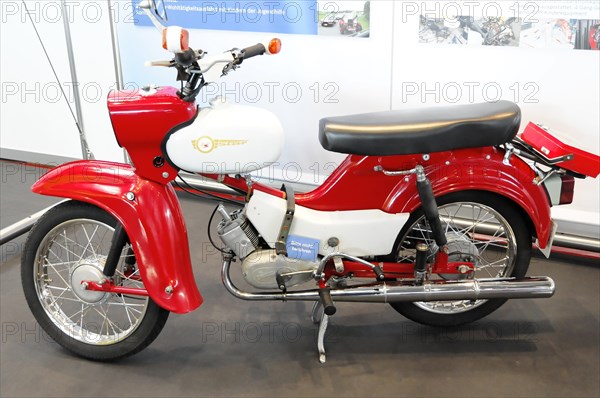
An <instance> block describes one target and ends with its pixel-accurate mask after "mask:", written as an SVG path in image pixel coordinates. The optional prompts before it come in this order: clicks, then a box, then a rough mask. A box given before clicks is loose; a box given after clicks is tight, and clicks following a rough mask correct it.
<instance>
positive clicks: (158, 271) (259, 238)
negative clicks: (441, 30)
mask: <svg viewBox="0 0 600 398" xmlns="http://www.w3.org/2000/svg"><path fill="white" fill-rule="evenodd" d="M143 7H144V8H145V9H146V11H147V12H148V14H149V15H150V16H151V18H152V19H153V20H154V22H155V24H156V25H158V26H159V27H160V28H161V29H163V46H164V47H165V48H166V49H168V50H170V51H172V52H173V53H174V58H173V59H172V60H169V61H158V62H153V63H151V64H152V65H155V66H168V67H172V68H175V69H176V70H177V72H178V80H181V81H182V86H181V89H179V90H178V89H176V88H172V87H145V88H143V89H140V90H133V91H119V92H116V91H115V92H112V93H111V95H110V97H109V99H108V107H109V111H110V118H111V121H112V125H113V128H114V132H115V135H116V139H117V141H118V143H119V145H120V146H121V147H123V148H125V149H126V150H127V152H128V153H129V155H130V157H131V161H132V165H127V164H121V163H111V162H105V161H76V162H72V163H68V164H64V165H62V166H59V167H57V168H55V169H53V170H51V171H50V172H48V173H47V174H46V175H44V176H43V177H42V178H41V179H40V180H39V181H38V182H37V183H36V184H35V185H34V186H33V188H32V190H33V191H34V192H36V193H38V194H42V195H50V196H56V197H61V198H67V199H69V200H68V201H66V202H63V203H61V204H59V205H58V206H56V207H54V208H52V209H51V210H50V211H48V212H47V213H46V214H45V215H44V216H43V217H42V218H41V219H40V220H39V221H38V222H37V224H36V225H35V226H34V227H33V229H32V231H31V232H30V235H29V238H28V240H27V244H26V247H25V250H24V253H23V257H22V282H23V289H24V291H25V296H26V298H27V302H28V304H29V306H30V308H31V310H32V312H33V314H34V316H35V318H36V319H37V321H38V322H39V323H40V325H41V326H42V327H43V329H44V330H45V331H46V332H47V333H48V334H49V335H50V336H51V337H52V338H53V339H55V340H56V341H57V342H58V343H60V344H61V345H63V346H64V347H66V348H67V349H69V350H71V351H72V352H74V353H76V354H77V355H80V356H82V357H85V358H90V359H94V360H113V359H117V358H122V357H125V356H128V355H132V354H134V353H136V352H139V351H140V350H142V349H143V348H144V347H146V346H148V345H149V344H150V343H151V342H152V341H153V340H154V339H155V338H156V337H157V336H158V334H159V333H160V331H161V330H162V328H163V326H164V325H165V322H166V321H167V317H168V315H169V313H170V312H175V313H179V314H183V313H187V312H190V311H192V310H194V309H196V308H198V307H199V306H200V305H201V304H202V297H201V295H200V293H199V291H198V289H197V287H196V284H195V282H194V275H193V273H192V266H191V261H190V251H189V244H188V237H187V233H186V228H185V224H184V220H183V216H182V212H181V208H180V206H179V202H178V199H177V196H176V194H175V190H174V188H173V187H172V185H171V183H172V182H173V181H174V180H175V179H176V178H177V177H178V173H179V172H180V171H182V170H183V171H186V172H190V173H198V174H201V175H203V176H205V177H207V178H210V179H214V180H216V181H218V182H219V183H222V184H225V185H227V186H228V187H230V188H232V189H233V190H235V191H237V192H239V195H240V196H241V197H243V198H244V201H243V202H242V203H238V202H234V203H233V204H234V205H237V204H239V205H240V209H238V210H236V211H233V212H230V211H228V210H226V208H225V207H224V206H223V205H222V204H221V205H219V206H218V207H217V208H216V209H215V212H213V216H214V215H215V214H216V212H218V213H219V214H220V216H221V217H222V220H221V221H220V222H219V224H218V228H217V231H218V235H219V237H220V238H221V240H222V242H223V244H224V248H220V249H219V250H221V251H222V255H223V268H222V279H223V283H224V285H225V288H226V289H227V290H228V291H229V292H230V293H231V294H233V295H234V296H236V297H238V298H240V299H242V300H283V301H298V300H300V301H310V302H314V303H315V305H314V307H313V314H312V315H313V320H314V321H315V322H320V326H319V335H318V350H319V354H320V360H321V361H322V362H324V361H325V350H324V346H323V338H324V335H325V331H326V328H327V324H328V318H329V317H330V316H332V315H333V314H334V313H335V312H336V307H335V303H336V302H368V303H390V305H391V306H392V307H393V308H394V309H396V310H397V311H398V312H400V313H401V314H402V315H404V316H406V317H408V318H410V319H412V320H414V321H417V322H421V323H424V324H428V325H437V326H450V325H460V324H465V323H468V322H473V321H475V320H477V319H480V318H482V317H484V316H486V315H488V314H490V313H491V312H493V311H494V310H496V309H498V308H499V307H500V306H501V305H502V304H503V303H504V302H506V300H507V299H511V298H540V297H550V296H552V294H553V293H554V282H553V281H552V279H550V278H548V277H526V276H525V274H526V272H527V268H528V265H529V261H530V257H531V253H532V242H534V241H535V242H536V245H537V246H538V247H539V248H540V249H541V250H542V251H543V252H544V253H545V254H546V255H548V254H549V252H550V249H551V246H552V240H553V235H554V233H555V224H554V223H553V221H552V219H551V215H550V208H551V206H555V205H562V204H568V203H571V202H572V199H573V192H574V179H575V178H585V177H586V176H587V177H596V176H597V175H598V174H599V173H600V160H599V157H598V156H596V155H592V154H590V153H587V152H585V151H582V150H580V149H577V148H574V147H572V146H569V145H566V144H564V143H563V142H561V141H560V140H558V139H557V138H555V137H554V136H553V135H551V134H550V133H549V131H548V129H546V128H545V127H543V126H540V125H537V124H534V123H529V124H528V125H527V126H526V128H525V130H524V131H523V132H522V133H521V134H520V135H517V132H518V131H519V127H520V124H521V112H520V109H519V107H518V106H517V105H516V104H514V103H512V102H507V101H499V102H496V103H484V104H474V105H459V106H452V107H447V108H443V107H441V108H434V109H417V110H397V111H386V112H380V113H370V114H362V115H351V116H343V117H331V118H326V119H323V120H321V122H320V129H319V139H320V142H321V144H322V146H323V147H324V148H325V149H327V150H329V151H334V152H340V153H344V154H348V156H347V157H346V159H345V160H344V161H343V162H342V163H341V164H340V165H339V166H338V168H337V169H336V170H335V171H334V172H333V174H331V175H330V176H329V177H328V179H327V180H326V181H325V182H324V183H323V184H322V185H321V186H320V187H318V188H316V189H315V190H313V191H311V192H307V193H300V194H296V193H294V192H293V190H292V189H291V187H289V186H284V187H282V188H281V189H274V188H271V187H269V186H266V185H263V184H260V183H258V182H256V181H252V180H251V179H250V177H249V176H248V174H249V173H251V172H253V171H256V170H258V169H261V168H264V167H267V166H269V165H270V164H272V163H274V162H275V161H276V160H277V158H278V156H279V155H280V152H281V149H282V146H283V129H282V126H281V124H280V122H279V121H278V119H277V117H276V116H275V115H273V114H272V113H271V112H269V111H267V110H264V109H260V108H256V107H251V106H243V105H239V104H234V103H229V102H227V101H226V100H224V99H222V98H217V99H215V100H214V101H212V103H211V105H210V106H209V107H206V108H199V107H198V106H197V105H196V104H195V99H196V97H197V95H198V94H199V92H200V90H202V88H203V87H204V86H206V85H207V84H209V83H211V82H214V81H216V80H217V79H219V78H220V77H222V76H223V75H226V74H228V73H230V72H232V71H234V70H235V69H236V68H237V67H238V66H239V65H240V64H241V63H242V62H245V61H248V60H249V59H250V58H252V57H255V56H258V55H263V54H276V53H278V52H279V50H280V47H281V42H280V41H279V40H277V39H274V40H272V41H270V42H269V43H267V44H257V45H254V46H251V47H248V48H245V49H241V50H240V49H233V50H231V51H227V52H224V53H223V54H218V55H206V54H204V53H203V52H202V51H195V50H192V49H191V48H189V46H188V37H189V36H188V33H187V32H186V31H185V30H184V29H182V28H179V27H173V26H171V27H168V28H164V27H163V26H162V25H161V22H160V21H159V16H158V13H157V9H156V7H155V4H154V2H153V1H151V0H146V1H145V2H144V3H143ZM211 219H212V217H211ZM235 259H238V260H239V261H238V264H240V266H239V267H236V268H235V271H236V272H241V275H242V276H243V279H244V281H245V283H247V284H248V285H249V286H252V288H249V289H246V290H242V289H241V288H239V287H237V286H236V285H235V284H234V283H233V282H232V279H231V277H230V272H231V264H232V262H233V261H234V260H235ZM249 290H254V291H249Z"/></svg>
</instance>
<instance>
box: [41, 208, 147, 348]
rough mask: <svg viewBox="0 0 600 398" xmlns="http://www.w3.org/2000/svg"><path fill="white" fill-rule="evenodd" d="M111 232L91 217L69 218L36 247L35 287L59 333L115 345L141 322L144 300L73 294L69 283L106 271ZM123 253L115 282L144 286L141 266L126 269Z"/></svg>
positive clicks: (124, 252) (126, 254) (125, 252)
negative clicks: (130, 269) (129, 269)
mask: <svg viewBox="0 0 600 398" xmlns="http://www.w3.org/2000/svg"><path fill="white" fill-rule="evenodd" d="M113 232H114V228H112V227H110V226H108V225H106V224H104V223H102V222H100V221H96V220H92V219H72V220H67V221H64V222H62V223H61V224H59V225H56V226H55V227H54V229H52V230H50V231H49V232H48V233H47V234H46V236H45V237H44V238H43V239H42V241H41V242H40V243H39V246H38V247H39V249H38V254H37V258H36V260H35V264H37V265H36V267H37V268H35V272H34V283H35V286H36V292H37V295H38V299H39V301H40V303H41V304H42V307H43V308H44V311H45V313H46V315H47V316H48V317H49V318H50V319H51V320H52V322H53V323H54V325H56V326H57V327H58V328H59V329H60V330H61V331H62V332H63V333H65V334H66V335H68V336H70V337H71V338H73V339H75V340H77V341H80V342H83V343H86V344H92V345H102V346H105V345H108V344H114V343H117V342H119V341H122V340H123V339H125V338H127V337H129V336H130V335H131V333H133V332H134V331H135V330H136V329H137V328H138V326H139V325H140V323H141V322H142V321H143V319H144V317H145V314H146V310H147V309H148V305H149V303H150V299H149V298H148V297H128V296H126V295H117V294H112V293H103V292H96V291H84V290H81V289H77V290H74V289H73V286H71V283H79V281H80V280H81V279H82V278H83V279H84V280H85V279H86V278H88V277H92V278H93V277H94V275H98V274H99V273H101V272H102V271H103V269H104V262H105V259H106V256H107V255H108V250H109V248H110V245H108V244H106V242H107V241H109V240H112V239H111V236H112V234H113ZM129 253H132V252H131V251H130V246H129V245H125V246H124V247H123V249H122V252H121V256H120V261H119V263H118V264H119V265H118V268H117V270H116V273H115V277H114V280H113V283H118V284H119V285H121V286H135V287H138V288H143V287H144V284H143V281H142V280H141V278H140V270H139V267H136V269H135V270H134V271H133V272H132V271H125V269H124V268H123V267H125V266H126V264H125V259H127V258H131V257H132V256H134V254H133V253H132V254H129Z"/></svg>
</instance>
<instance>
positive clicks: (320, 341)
mask: <svg viewBox="0 0 600 398" xmlns="http://www.w3.org/2000/svg"><path fill="white" fill-rule="evenodd" d="M310 319H311V320H312V322H313V323H314V324H317V323H318V324H319V334H318V337H317V349H318V350H319V362H321V363H325V360H326V356H325V332H327V325H328V324H329V315H327V314H326V313H325V311H323V304H321V302H320V301H315V304H314V305H313V308H312V312H311V315H310Z"/></svg>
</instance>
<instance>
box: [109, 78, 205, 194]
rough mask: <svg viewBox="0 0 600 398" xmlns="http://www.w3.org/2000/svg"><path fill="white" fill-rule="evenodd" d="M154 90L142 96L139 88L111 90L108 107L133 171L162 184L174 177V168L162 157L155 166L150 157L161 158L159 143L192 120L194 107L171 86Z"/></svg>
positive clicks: (119, 141) (196, 111) (195, 111)
mask: <svg viewBox="0 0 600 398" xmlns="http://www.w3.org/2000/svg"><path fill="white" fill-rule="evenodd" d="M157 90H158V92H157V93H155V94H152V95H146V96H145V95H142V94H141V93H143V91H141V90H132V91H111V93H110V94H109V96H108V110H109V112H110V119H111V121H112V125H113V129H114V131H115V136H116V137H117V142H118V143H119V145H120V146H121V147H123V148H125V149H127V152H128V153H129V156H130V157H131V160H132V161H133V164H134V165H135V172H136V174H138V175H139V176H140V177H143V178H147V179H149V180H152V181H157V182H162V183H165V184H166V183H168V182H171V181H173V180H174V179H175V177H176V176H177V172H178V170H176V169H175V168H173V167H172V166H171V165H169V164H168V163H167V162H164V161H163V163H162V165H161V166H157V165H155V164H154V159H156V158H163V154H162V151H161V143H162V141H163V139H164V138H165V136H166V135H167V133H168V132H169V131H171V129H173V128H174V127H176V126H178V125H180V124H182V123H185V122H188V121H190V120H193V119H194V118H195V117H196V114H197V113H198V109H197V107H196V105H195V104H194V103H190V102H185V101H183V100H182V99H181V98H179V97H178V96H177V89H176V88H174V87H158V89H157ZM163 173H167V174H168V176H167V177H164V176H163Z"/></svg>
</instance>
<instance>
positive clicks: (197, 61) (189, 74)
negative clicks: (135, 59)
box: [146, 39, 281, 102]
mask: <svg viewBox="0 0 600 398" xmlns="http://www.w3.org/2000/svg"><path fill="white" fill-rule="evenodd" d="M280 50H281V40H279V39H272V40H271V41H269V42H268V43H265V44H262V43H258V44H255V45H253V46H250V47H246V48H244V49H241V50H240V49H237V48H234V49H232V50H230V51H226V52H224V53H222V54H215V55H212V54H207V53H204V52H203V51H202V50H197V51H194V50H192V49H191V48H189V47H188V48H187V49H186V50H184V51H180V52H176V53H175V57H174V58H173V59H172V60H169V61H152V62H147V63H146V65H147V66H166V67H174V68H176V69H177V72H178V75H177V80H178V81H181V82H182V88H181V91H180V97H181V98H182V99H183V100H184V101H189V102H191V101H194V99H195V98H196V96H197V95H198V93H199V92H200V90H201V89H202V87H204V86H205V85H207V84H209V83H212V82H215V81H217V79H218V78H219V77H222V76H224V75H227V74H228V73H229V72H230V71H232V70H235V69H237V68H238V67H239V65H240V64H241V63H242V62H243V61H244V60H246V59H249V58H252V57H256V56H258V55H263V54H277V53H279V51H280ZM184 82H185V83H184Z"/></svg>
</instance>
